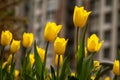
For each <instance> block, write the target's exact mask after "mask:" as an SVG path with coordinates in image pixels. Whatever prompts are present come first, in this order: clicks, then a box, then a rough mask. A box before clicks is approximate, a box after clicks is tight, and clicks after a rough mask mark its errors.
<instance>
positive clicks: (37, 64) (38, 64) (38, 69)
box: [34, 42, 44, 80]
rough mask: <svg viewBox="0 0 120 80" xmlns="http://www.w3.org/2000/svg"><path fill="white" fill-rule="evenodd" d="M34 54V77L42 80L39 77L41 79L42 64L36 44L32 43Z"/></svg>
mask: <svg viewBox="0 0 120 80" xmlns="http://www.w3.org/2000/svg"><path fill="white" fill-rule="evenodd" d="M34 53H35V68H36V77H37V79H38V80H44V79H41V77H43V73H42V67H43V64H42V61H41V58H40V56H39V54H38V51H37V48H36V42H34ZM43 78H44V77H43Z"/></svg>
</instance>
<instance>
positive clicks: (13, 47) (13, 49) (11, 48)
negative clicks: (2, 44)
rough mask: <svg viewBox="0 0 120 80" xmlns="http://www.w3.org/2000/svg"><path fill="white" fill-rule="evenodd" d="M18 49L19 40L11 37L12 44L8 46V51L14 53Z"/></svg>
mask: <svg viewBox="0 0 120 80" xmlns="http://www.w3.org/2000/svg"><path fill="white" fill-rule="evenodd" d="M19 49H20V41H18V40H14V39H13V41H12V44H11V46H10V51H11V52H12V53H16V52H17V51H18V50H19Z"/></svg>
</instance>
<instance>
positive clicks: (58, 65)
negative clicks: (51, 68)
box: [57, 55, 60, 80]
mask: <svg viewBox="0 0 120 80" xmlns="http://www.w3.org/2000/svg"><path fill="white" fill-rule="evenodd" d="M59 67H60V55H58V64H57V80H58V78H59Z"/></svg>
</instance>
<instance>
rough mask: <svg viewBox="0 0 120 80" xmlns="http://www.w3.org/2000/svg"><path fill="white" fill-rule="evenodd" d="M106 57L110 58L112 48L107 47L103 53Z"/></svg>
mask: <svg viewBox="0 0 120 80" xmlns="http://www.w3.org/2000/svg"><path fill="white" fill-rule="evenodd" d="M103 56H104V58H106V59H109V58H110V48H105V49H104V53H103Z"/></svg>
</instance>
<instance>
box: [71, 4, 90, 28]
mask: <svg viewBox="0 0 120 80" xmlns="http://www.w3.org/2000/svg"><path fill="white" fill-rule="evenodd" d="M90 13H91V11H89V12H87V11H86V10H85V9H84V7H78V6H75V8H74V14H73V22H74V25H75V26H76V27H80V28H82V27H84V26H85V24H86V21H87V19H88V16H89V15H90Z"/></svg>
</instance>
